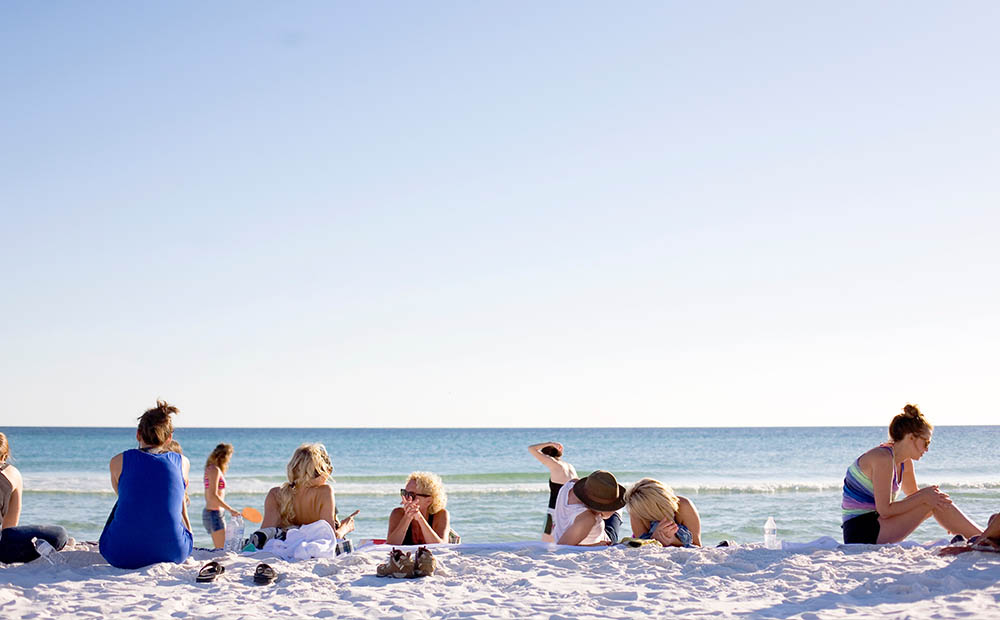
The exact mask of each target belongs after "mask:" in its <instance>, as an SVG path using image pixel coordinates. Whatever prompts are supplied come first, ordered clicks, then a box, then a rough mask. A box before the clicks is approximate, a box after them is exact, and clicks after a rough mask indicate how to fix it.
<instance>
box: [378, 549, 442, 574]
mask: <svg viewBox="0 0 1000 620" xmlns="http://www.w3.org/2000/svg"><path fill="white" fill-rule="evenodd" d="M436 569H437V560H435V559H434V554H433V553H431V550H430V549H428V548H427V547H420V548H419V549H417V555H416V559H414V558H412V557H410V552H409V551H407V552H406V553H403V552H402V551H401V550H399V549H393V550H392V551H390V552H389V560H388V561H387V562H385V563H383V564H379V565H378V566H377V567H375V574H376V575H378V576H379V577H395V578H396V579H406V578H409V577H426V576H427V575H433V574H434V571H435V570H436Z"/></svg>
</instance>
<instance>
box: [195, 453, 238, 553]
mask: <svg viewBox="0 0 1000 620" xmlns="http://www.w3.org/2000/svg"><path fill="white" fill-rule="evenodd" d="M232 458H233V444H229V443H220V444H219V445H217V446H215V449H214V450H212V453H211V454H209V455H208V458H207V459H206V460H205V509H204V510H203V511H202V512H201V523H202V525H204V526H205V531H206V532H208V534H209V535H210V536H211V537H212V544H213V545H214V546H215V548H216V549H221V548H222V547H223V545H225V544H226V522H225V521H224V520H223V518H222V517H223V515H222V511H223V510H228V511H229V513H230V514H232V515H234V516H235V515H238V514H240V511H239V510H236V509H234V508H233V507H232V506H230V505H229V504H227V503H226V500H225V497H226V476H225V474H226V470H228V469H229V461H230V460H231V459H232Z"/></svg>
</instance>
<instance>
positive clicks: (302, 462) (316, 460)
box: [216, 443, 333, 525]
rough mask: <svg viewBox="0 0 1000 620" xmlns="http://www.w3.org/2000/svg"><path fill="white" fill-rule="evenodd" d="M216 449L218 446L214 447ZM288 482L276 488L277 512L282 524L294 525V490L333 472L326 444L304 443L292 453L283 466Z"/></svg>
mask: <svg viewBox="0 0 1000 620" xmlns="http://www.w3.org/2000/svg"><path fill="white" fill-rule="evenodd" d="M216 450H218V448H216ZM285 469H286V471H287V473H288V482H286V483H284V484H283V485H281V487H280V488H279V489H278V512H279V513H280V514H281V522H282V524H283V525H295V505H294V504H293V502H292V500H294V499H295V491H296V490H297V489H301V488H303V487H304V486H305V485H306V483H307V482H309V481H310V480H312V479H314V478H316V476H320V475H326V476H329V475H330V474H332V473H333V463H331V462H330V455H329V454H328V453H327V451H326V446H324V445H323V444H321V443H304V444H302V445H301V446H299V447H298V448H297V449H296V450H295V453H294V454H292V460H290V461H288V467H286V468H285Z"/></svg>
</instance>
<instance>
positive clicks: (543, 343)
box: [0, 1, 1000, 426]
mask: <svg viewBox="0 0 1000 620" xmlns="http://www.w3.org/2000/svg"><path fill="white" fill-rule="evenodd" d="M997 32H1000V5H998V4H997V3H994V2H961V3H937V2H885V3H870V2H830V3H826V4H825V5H822V4H819V3H802V2H754V3H736V2H732V3H721V2H708V3H688V2H648V3H625V4H621V3H616V4H608V3H589V2H545V3H529V2H504V3H486V2H465V1H463V2H454V3H446V2H437V3H419V4H418V3H384V2H368V3H333V2H297V3H273V2H268V3H263V2H259V3H253V2H239V3H224V2H220V3H215V2H212V3H207V4H206V3H187V4H184V3H160V4H154V3H132V2H128V3H127V2H108V3H97V4H95V3H80V2H76V3H74V2H20V3H15V2H10V3H5V4H4V6H3V7H2V8H0V58H2V59H3V60H2V61H0V81H2V82H0V83H2V92H3V95H2V97H0V110H2V114H0V141H2V148H0V209H2V217H0V266H2V273H3V276H2V288H0V343H2V355H0V426H2V425H13V424H53V425H75V424H80V425H92V424H95V425H116V426H118V425H120V426H125V425H131V424H133V423H134V420H135V417H136V416H137V415H139V414H140V413H141V412H142V410H143V409H145V408H146V407H147V406H149V405H151V404H152V402H153V400H154V399H155V398H156V397H162V398H165V399H168V400H170V401H171V402H174V403H176V404H177V405H179V406H180V407H181V410H182V414H181V416H180V417H179V418H178V419H177V421H176V422H177V424H178V425H188V426H195V425H198V426H208V425H219V426H231V425H253V426H436V425H443V426H614V425H627V426H643V425H653V426H704V425H722V426H743V425H793V424H796V425H797V424H805V425H814V424H822V425H826V424H830V425H836V424H865V425H876V424H878V425H881V424H886V423H888V421H889V419H890V417H891V416H892V415H893V414H894V413H896V412H897V411H898V410H899V409H900V408H901V407H902V405H903V404H904V403H905V402H907V401H913V402H917V403H919V404H920V405H921V406H922V407H923V408H924V410H925V412H926V413H927V414H928V416H929V417H930V419H931V421H932V422H934V423H936V424H977V423H978V424H993V423H996V422H997V419H998V417H997V413H998V411H997V409H998V406H997V404H996V399H995V395H994V391H993V388H994V387H995V385H996V382H997V376H998V366H1000V364H998V360H997V351H998V349H1000V324H998V320H997V318H998V316H1000V287H998V285H997V280H998V277H997V274H998V272H1000V244H998V243H997V240H996V236H997V232H998V230H1000V209H998V207H1000V204H998V197H1000V174H998V170H1000V135H998V134H1000V130H998V121H997V119H998V112H997V111H998V110H1000V80H998V79H997V59H998V58H1000V39H998V37H997V36H996V33H997Z"/></svg>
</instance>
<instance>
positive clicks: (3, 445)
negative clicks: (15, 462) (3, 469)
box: [0, 433, 10, 463]
mask: <svg viewBox="0 0 1000 620" xmlns="http://www.w3.org/2000/svg"><path fill="white" fill-rule="evenodd" d="M8 457H10V444H9V443H7V435H4V434H3V433H0V463H3V462H4V461H6V460H7V458H8Z"/></svg>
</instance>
